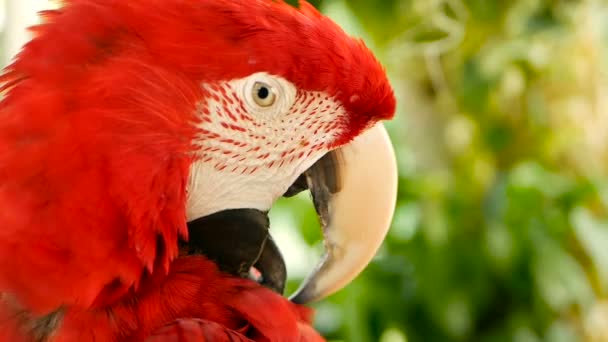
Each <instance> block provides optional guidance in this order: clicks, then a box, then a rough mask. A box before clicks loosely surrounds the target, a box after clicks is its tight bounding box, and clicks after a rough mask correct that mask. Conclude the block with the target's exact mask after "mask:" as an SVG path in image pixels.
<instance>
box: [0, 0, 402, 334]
mask: <svg viewBox="0 0 608 342" xmlns="http://www.w3.org/2000/svg"><path fill="white" fill-rule="evenodd" d="M43 18H44V23H43V24H41V25H39V26H37V27H35V28H33V32H34V33H35V38H34V39H33V40H32V41H30V42H29V43H28V44H27V45H26V46H25V47H24V49H23V50H22V52H21V53H20V54H19V55H18V57H17V58H16V59H15V61H14V62H13V63H12V64H11V65H10V66H9V67H8V68H7V69H5V72H4V74H3V75H2V76H1V78H0V81H1V82H2V83H1V84H2V85H1V89H2V91H3V93H4V99H3V100H2V102H0V208H1V210H0V292H1V297H0V341H13V342H25V341H28V342H30V341H52V342H66V341H82V342H87V341H229V340H230V341H319V340H322V339H321V337H320V336H319V335H318V334H317V333H316V332H314V330H313V329H312V328H311V327H310V326H309V323H310V317H309V311H308V310H307V309H306V308H305V307H303V306H301V305H302V304H306V303H309V302H311V301H315V300H319V299H321V298H323V297H325V296H327V295H329V294H331V293H333V292H335V291H337V290H338V289H340V288H341V287H343V286H345V285H346V284H347V283H348V282H350V281H351V280H352V279H353V278H354V277H355V276H356V275H357V274H358V273H359V272H360V271H361V270H362V269H363V268H364V267H365V265H367V263H368V262H369V261H370V260H371V258H372V257H373V255H374V254H375V252H376V250H377V248H378V247H379V245H380V243H381V242H382V240H383V238H384V236H385V234H386V230H387V228H388V226H389V223H390V220H391V217H392V212H393V207H394V203H395V193H396V191H395V189H396V171H395V160H394V153H393V151H392V147H391V145H390V142H389V140H388V138H387V135H386V132H385V130H384V128H383V126H382V124H381V123H379V121H380V120H383V119H390V118H391V117H392V116H393V114H394V111H395V97H394V95H393V90H392V88H391V86H390V85H389V82H388V80H387V77H386V75H385V71H384V69H383V68H382V66H381V65H380V63H379V62H378V61H377V60H376V59H375V58H374V56H373V55H372V53H371V52H370V51H369V50H368V48H366V47H365V45H364V44H363V43H362V42H361V41H359V40H356V39H353V38H351V37H349V36H347V35H346V34H345V33H344V32H343V31H342V30H341V29H340V28H339V27H338V26H337V25H336V24H335V23H333V22H332V21H331V20H330V19H328V18H327V17H325V16H323V15H321V14H320V13H319V12H317V11H316V10H315V9H314V8H313V7H312V6H310V5H309V4H307V3H306V2H301V4H300V8H299V9H296V8H294V7H291V6H289V5H287V4H286V3H283V2H280V1H271V0H248V1H228V0H180V1H177V0H129V1H125V0H66V1H65V3H64V5H63V7H62V8H61V9H58V10H54V11H48V12H45V13H44V14H43ZM306 188H308V189H310V190H311V193H312V196H313V201H314V203H315V207H316V209H317V211H318V214H319V217H320V220H321V225H322V228H323V232H324V237H325V240H326V241H325V247H326V253H325V255H324V257H323V259H322V261H321V262H320V264H319V266H318V267H317V268H316V269H315V271H314V272H313V273H312V274H311V275H310V276H309V277H308V278H307V279H306V280H305V282H304V284H303V285H302V287H301V288H300V290H299V291H298V292H297V293H296V294H295V295H294V296H293V297H292V298H291V300H288V299H286V298H284V297H282V296H281V293H282V291H283V286H284V282H285V266H284V264H283V261H282V258H281V256H280V252H279V251H278V249H277V247H276V246H275V245H274V243H273V242H272V239H271V238H270V237H269V234H268V220H267V217H266V213H267V212H268V210H269V209H270V208H271V206H272V204H273V203H274V202H275V201H276V200H277V199H278V198H279V197H281V196H283V195H287V196H289V195H292V194H294V193H296V192H298V191H301V190H304V189H306ZM252 266H253V267H254V268H255V269H257V270H259V272H260V273H261V275H258V276H255V277H254V276H251V273H250V271H251V270H252V269H254V268H252Z"/></svg>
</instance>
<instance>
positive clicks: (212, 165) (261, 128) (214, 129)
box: [187, 73, 345, 221]
mask: <svg viewBox="0 0 608 342" xmlns="http://www.w3.org/2000/svg"><path fill="white" fill-rule="evenodd" d="M256 83H263V84H265V85H268V86H270V87H271V88H272V91H273V92H274V94H275V95H276V98H275V99H274V101H273V103H272V105H269V106H261V105H260V104H259V103H258V102H259V101H258V102H256V99H255V98H254V96H253V94H255V92H254V91H253V89H254V87H255V85H256ZM202 86H203V88H204V89H205V90H206V91H208V92H209V94H210V95H209V96H207V98H206V100H205V101H203V102H201V103H200V104H199V108H197V111H198V115H199V116H200V117H201V118H202V120H201V123H200V124H199V125H198V128H199V129H200V133H199V135H198V136H197V138H196V141H195V142H194V143H195V144H196V145H197V146H198V148H199V149H198V152H197V154H198V159H197V160H196V161H195V162H194V163H193V164H192V166H191V168H190V175H189V181H188V199H187V218H188V220H189V221H190V220H193V219H196V218H199V217H202V216H206V215H210V214H212V213H214V212H218V211H221V210H226V209H236V208H251V209H258V210H269V209H270V207H271V206H272V204H273V203H274V202H275V201H276V200H277V198H279V197H280V196H282V195H283V194H284V193H285V191H286V190H287V188H288V187H289V186H290V185H291V184H293V182H294V181H295V180H296V179H297V177H298V176H299V175H301V174H302V173H303V172H304V171H306V169H308V168H309V167H310V166H311V165H312V164H314V163H315V162H316V161H317V160H318V159H320V158H321V157H322V156H323V155H324V154H325V153H327V152H328V150H329V148H328V146H329V145H330V143H331V142H332V141H333V139H334V136H335V135H336V134H337V133H338V132H334V131H333V130H335V129H336V128H335V127H337V125H335V122H336V120H337V119H338V118H339V117H340V116H342V115H344V114H345V113H344V110H343V108H342V106H341V105H340V104H339V103H338V102H337V101H335V100H334V99H332V98H331V97H330V96H329V95H327V94H325V93H322V92H312V91H308V92H307V91H298V90H297V88H296V87H295V86H294V85H293V84H292V83H291V82H289V81H287V80H285V79H284V78H281V77H278V76H273V75H269V74H266V73H256V74H252V75H250V76H248V77H245V78H242V79H236V80H230V81H226V82H221V83H218V84H213V85H209V84H203V85H202Z"/></svg>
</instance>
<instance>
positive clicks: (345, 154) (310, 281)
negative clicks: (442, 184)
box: [291, 123, 397, 304]
mask: <svg viewBox="0 0 608 342" xmlns="http://www.w3.org/2000/svg"><path fill="white" fill-rule="evenodd" d="M305 176H306V180H307V185H308V188H309V189H310V191H311V194H312V197H313V201H314V204H315V208H316V210H317V213H318V215H319V218H320V221H321V222H320V223H321V227H322V229H323V235H324V239H325V253H324V255H323V257H322V258H321V261H320V262H319V264H318V265H317V267H316V268H315V269H314V270H313V271H312V273H311V274H310V275H309V276H308V277H307V278H306V279H305V280H304V283H303V284H302V285H301V286H300V288H299V289H298V291H297V292H296V293H295V294H294V295H293V296H292V298H291V300H292V301H294V302H296V303H300V304H303V303H309V302H312V301H317V300H320V299H322V298H324V297H327V296H328V295H330V294H332V293H334V292H336V291H338V290H340V289H341V288H343V287H344V286H346V285H347V284H348V283H350V282H351V281H352V280H353V279H354V278H355V277H356V276H357V275H359V273H361V272H362V271H363V269H364V268H365V267H366V266H367V265H368V264H369V262H370V261H371V260H372V258H373V257H374V255H375V254H376V252H377V251H378V249H379V248H380V245H381V244H382V242H383V240H384V238H385V236H386V234H387V232H388V229H389V227H390V224H391V221H392V218H393V213H394V210H395V204H396V200H397V163H396V160H395V152H394V150H393V146H392V144H391V141H390V139H389V137H388V134H387V132H386V129H385V128H384V126H383V125H382V123H377V124H376V125H375V126H374V127H372V128H370V129H369V130H367V131H366V132H364V133H363V134H362V135H360V136H358V137H357V138H355V139H354V140H353V141H352V142H351V143H350V144H348V145H346V146H343V147H341V148H340V149H338V150H335V151H333V152H331V153H329V154H328V155H326V156H325V157H323V159H321V160H320V161H319V162H317V163H316V164H315V165H314V166H313V167H311V168H310V169H309V170H308V171H307V172H306V173H305Z"/></svg>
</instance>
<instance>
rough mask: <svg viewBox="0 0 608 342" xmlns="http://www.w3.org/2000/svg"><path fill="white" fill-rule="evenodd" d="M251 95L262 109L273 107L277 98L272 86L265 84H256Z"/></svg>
mask: <svg viewBox="0 0 608 342" xmlns="http://www.w3.org/2000/svg"><path fill="white" fill-rule="evenodd" d="M251 95H252V96H253V100H254V101H255V103H257V104H258V105H259V106H260V107H270V106H272V105H273V104H274V102H275V100H276V98H277V95H276V94H275V92H274V89H273V88H272V86H270V85H269V84H266V83H263V82H256V83H255V84H254V85H253V89H252V94H251Z"/></svg>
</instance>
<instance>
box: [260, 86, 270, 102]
mask: <svg viewBox="0 0 608 342" xmlns="http://www.w3.org/2000/svg"><path fill="white" fill-rule="evenodd" d="M269 95H270V91H269V90H268V88H266V87H260V89H258V97H259V98H260V99H262V100H265V99H266V98H268V96H269Z"/></svg>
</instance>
